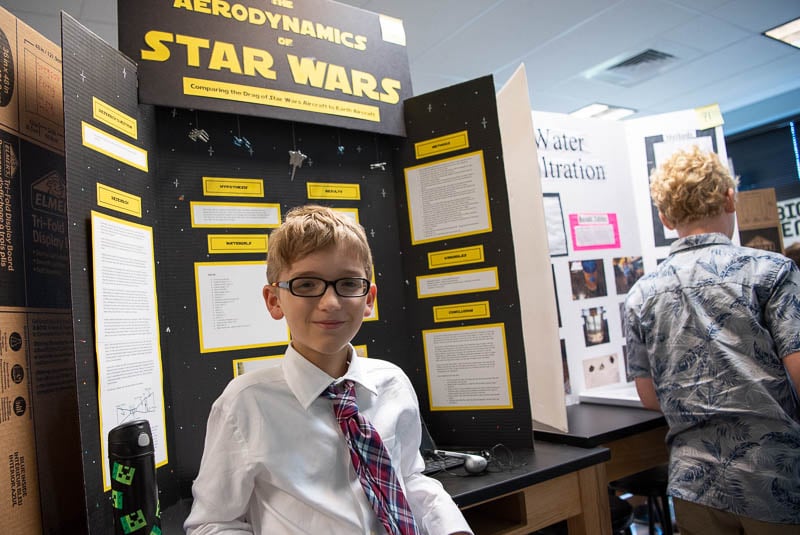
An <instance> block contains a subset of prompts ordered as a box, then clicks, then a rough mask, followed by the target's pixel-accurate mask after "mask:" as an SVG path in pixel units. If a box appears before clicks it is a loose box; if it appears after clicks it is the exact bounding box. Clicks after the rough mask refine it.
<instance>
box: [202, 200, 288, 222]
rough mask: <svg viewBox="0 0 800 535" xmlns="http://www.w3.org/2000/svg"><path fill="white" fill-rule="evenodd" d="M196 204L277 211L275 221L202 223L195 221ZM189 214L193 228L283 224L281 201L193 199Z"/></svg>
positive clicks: (234, 208)
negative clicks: (248, 201) (249, 201)
mask: <svg viewBox="0 0 800 535" xmlns="http://www.w3.org/2000/svg"><path fill="white" fill-rule="evenodd" d="M195 206H219V207H228V208H231V209H233V210H236V209H240V210H245V209H247V208H270V209H272V210H273V212H274V213H275V219H274V222H273V223H241V224H237V223H229V222H225V221H223V222H221V223H207V224H204V225H201V224H199V223H197V222H196V221H195V213H194V207H195ZM189 215H190V217H191V221H192V228H277V227H279V226H281V205H280V203H235V202H210V201H192V202H190V203H189Z"/></svg>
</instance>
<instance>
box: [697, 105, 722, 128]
mask: <svg viewBox="0 0 800 535" xmlns="http://www.w3.org/2000/svg"><path fill="white" fill-rule="evenodd" d="M694 112H695V113H696V114H697V122H698V123H700V124H699V129H700V130H705V129H707V128H716V127H717V126H722V125H723V124H724V123H725V120H724V119H723V118H722V112H721V111H720V109H719V104H711V105H709V106H703V107H700V108H695V109H694Z"/></svg>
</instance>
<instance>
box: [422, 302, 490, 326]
mask: <svg viewBox="0 0 800 535" xmlns="http://www.w3.org/2000/svg"><path fill="white" fill-rule="evenodd" d="M490 316H491V314H490V313H489V301H476V302H474V303H461V304H458V305H442V306H438V307H433V321H434V322H436V323H442V322H445V321H458V320H474V319H483V318H488V317H490Z"/></svg>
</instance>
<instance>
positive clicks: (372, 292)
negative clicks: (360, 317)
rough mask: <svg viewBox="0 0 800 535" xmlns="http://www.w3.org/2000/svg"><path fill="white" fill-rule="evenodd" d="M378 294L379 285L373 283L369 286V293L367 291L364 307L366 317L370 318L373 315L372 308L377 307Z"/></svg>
mask: <svg viewBox="0 0 800 535" xmlns="http://www.w3.org/2000/svg"><path fill="white" fill-rule="evenodd" d="M377 295H378V287H377V286H375V285H374V284H371V285H370V287H369V293H367V301H366V305H367V306H365V307H364V317H365V318H368V317H369V316H370V315H372V309H373V308H374V307H375V297H376V296H377Z"/></svg>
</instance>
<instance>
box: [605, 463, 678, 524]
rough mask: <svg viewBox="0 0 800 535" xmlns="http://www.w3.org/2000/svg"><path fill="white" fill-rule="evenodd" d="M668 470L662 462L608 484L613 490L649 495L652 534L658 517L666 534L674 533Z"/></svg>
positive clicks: (648, 512) (648, 518)
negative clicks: (668, 488) (668, 487)
mask: <svg viewBox="0 0 800 535" xmlns="http://www.w3.org/2000/svg"><path fill="white" fill-rule="evenodd" d="M667 471H668V467H667V465H666V464H662V465H659V466H655V467H653V468H648V469H647V470H642V471H641V472H637V473H635V474H632V475H629V476H626V477H621V478H619V479H617V480H615V481H612V482H610V483H609V484H608V487H609V489H610V490H611V491H614V492H620V493H630V494H634V495H636V496H646V497H647V522H648V527H649V528H650V535H655V534H656V526H655V522H656V518H658V523H659V524H660V525H661V529H662V531H663V533H664V535H672V516H671V514H670V507H669V496H667V477H668V474H667Z"/></svg>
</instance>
